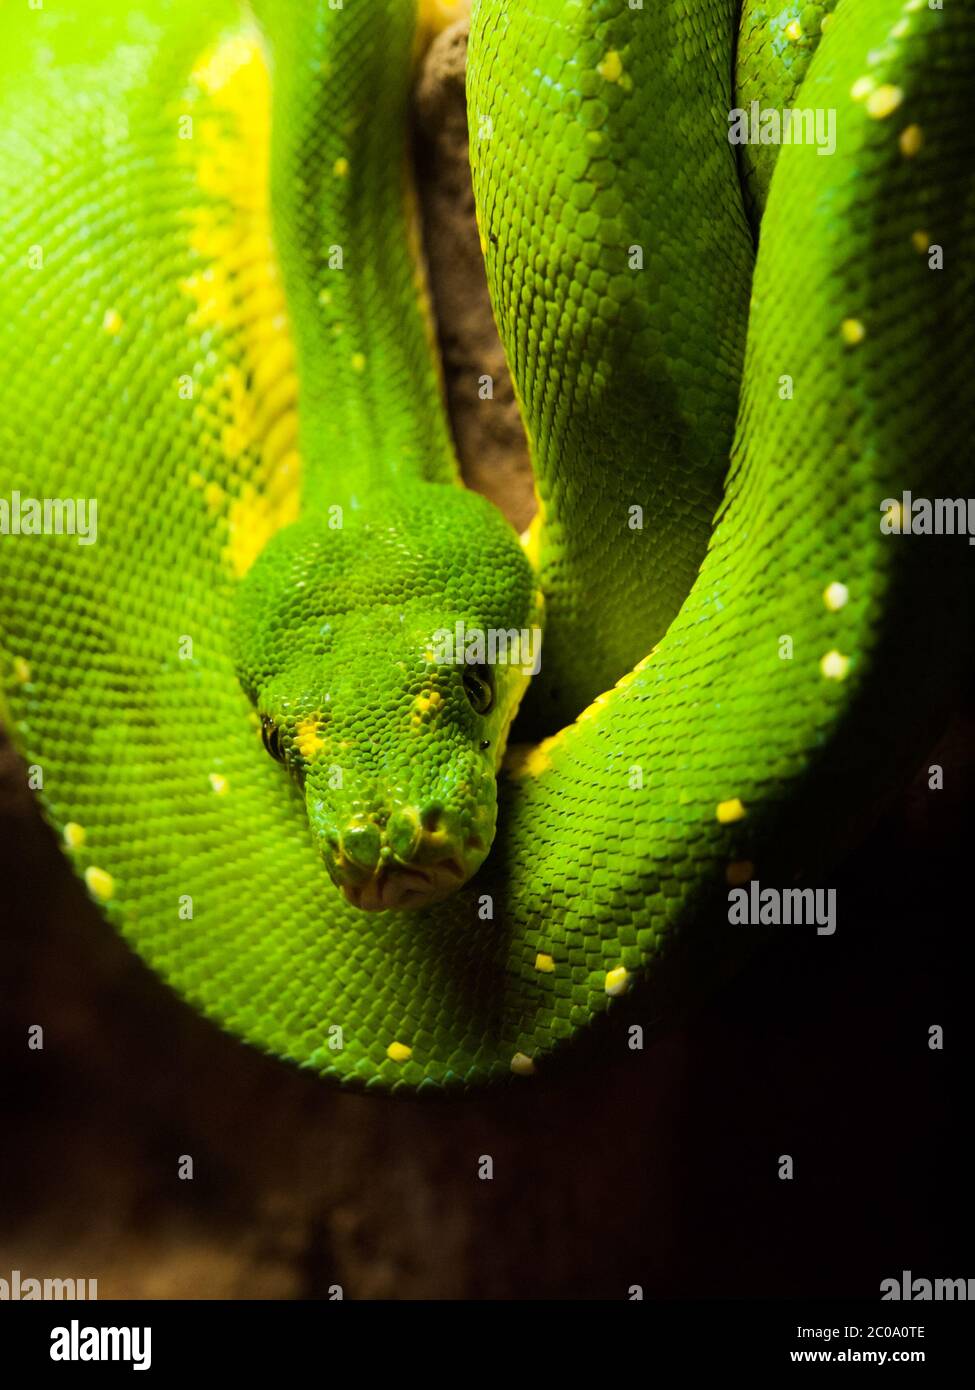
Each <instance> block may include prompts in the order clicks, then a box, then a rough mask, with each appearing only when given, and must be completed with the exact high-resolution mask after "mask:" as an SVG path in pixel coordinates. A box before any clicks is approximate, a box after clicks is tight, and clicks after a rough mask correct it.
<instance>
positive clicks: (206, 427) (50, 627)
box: [0, 0, 975, 1089]
mask: <svg viewBox="0 0 975 1390" xmlns="http://www.w3.org/2000/svg"><path fill="white" fill-rule="evenodd" d="M254 11H255V13H254V14H253V15H252V14H251V13H250V12H249V11H248V10H247V9H245V7H243V6H242V5H241V4H238V3H237V0H215V3H213V4H210V5H207V6H206V7H205V15H202V16H201V14H200V10H199V7H198V6H195V5H192V4H190V3H189V0H166V2H165V3H156V4H153V5H145V6H141V5H138V4H132V3H131V0H97V3H86V4H84V5H82V4H80V3H66V4H63V5H60V6H58V7H47V8H45V9H42V10H36V11H35V10H29V9H28V8H27V7H26V6H21V7H19V8H18V9H17V10H13V9H11V8H10V7H8V8H7V9H6V10H5V12H4V15H3V19H2V21H0V24H2V28H3V31H4V43H3V45H2V54H3V56H2V57H0V79H2V80H0V93H2V95H0V113H2V116H0V119H2V127H3V140H2V142H0V217H2V219H3V237H2V248H0V251H2V260H0V334H2V336H3V347H4V352H3V361H4V370H3V374H2V379H0V498H2V499H5V500H6V502H7V506H8V510H7V512H6V513H2V512H0V520H2V518H3V516H4V515H6V516H7V517H8V521H9V520H10V518H12V516H13V513H14V510H15V507H16V508H19V512H18V516H19V517H20V518H21V520H23V517H24V516H28V515H31V512H30V508H29V507H28V508H27V511H25V510H24V507H25V502H24V499H36V501H37V505H38V508H39V510H38V513H37V514H38V515H40V516H41V517H43V516H44V515H45V512H44V503H45V501H47V502H48V503H49V504H50V503H51V500H52V499H59V505H61V506H62V515H63V516H66V515H67V514H68V513H67V511H66V510H64V507H63V505H62V504H65V503H66V499H71V500H72V502H73V504H75V505H76V506H77V508H78V511H79V513H80V509H81V506H82V504H84V503H88V502H91V501H92V500H93V501H94V502H95V503H97V541H96V542H95V543H93V544H79V537H78V536H77V535H71V534H66V533H65V534H50V535H48V534H45V535H33V534H30V532H31V531H32V529H33V527H32V525H31V524H28V525H27V526H23V525H22V526H21V532H22V534H20V535H12V534H5V535H0V615H2V638H0V659H2V667H0V675H2V681H3V690H4V701H5V708H6V716H7V721H8V723H9V726H10V728H11V729H12V731H13V733H14V735H15V737H16V740H17V742H18V744H19V746H20V748H21V749H22V751H23V753H24V755H25V757H26V759H27V762H28V764H29V766H30V767H31V768H32V769H33V774H32V775H33V776H34V779H35V782H37V783H38V784H42V795H43V802H44V806H45V810H46V813H47V815H48V817H49V819H50V820H51V822H52V824H53V825H54V826H55V827H56V829H57V830H58V832H59V834H60V835H61V836H62V838H63V840H64V843H65V847H66V850H67V852H68V853H69V854H70V856H71V858H72V860H73V862H74V863H75V865H76V868H77V870H78V872H79V874H81V875H83V877H84V878H85V880H86V882H87V885H88V888H89V890H90V892H91V893H92V894H93V895H94V897H95V898H96V899H97V900H98V901H99V902H100V903H102V904H103V905H104V908H105V911H106V912H107V914H108V916H109V917H110V918H111V920H112V921H113V922H114V923H115V924H116V926H117V927H118V928H119V930H120V931H121V932H122V933H123V934H124V936H125V937H126V938H127V939H128V940H129V941H130V942H131V943H132V944H133V945H134V946H135V947H136V948H137V949H138V951H139V952H140V954H141V955H143V956H144V957H145V959H146V960H147V961H149V962H150V963H151V964H152V965H153V967H154V968H155V969H156V970H158V971H159V973H160V974H161V975H162V976H163V977H164V978H165V979H166V980H167V981H169V982H170V983H171V984H172V985H173V986H174V987H175V988H176V989H178V990H179V991H180V993H181V994H183V995H184V996H185V997H186V998H187V999H189V1000H190V1001H191V1002H192V1003H193V1004H194V1005H196V1006H197V1007H198V1008H200V1009H201V1010H203V1011H204V1012H206V1013H207V1014H208V1015H210V1016H211V1017H213V1018H214V1019H216V1020H218V1021H219V1022H220V1023H221V1024H222V1025H223V1026H225V1027H226V1028H228V1029H230V1030H232V1031H233V1032H235V1033H236V1034H238V1035H239V1036H241V1037H243V1038H245V1039H246V1040H247V1041H249V1042H251V1043H253V1044H255V1045H257V1046H259V1047H261V1048H263V1049H265V1050H268V1051H270V1052H273V1053H276V1054H278V1055H280V1056H281V1057H285V1058H288V1059H291V1060H292V1061H294V1062H296V1063H298V1064H300V1065H302V1066H305V1067H308V1068H310V1069H313V1070H315V1071H317V1072H320V1073H322V1074H325V1075H328V1076H330V1077H333V1078H335V1079H337V1080H340V1081H342V1082H345V1083H350V1084H354V1085H359V1086H366V1087H371V1088H381V1089H399V1088H407V1089H415V1088H421V1089H422V1088H451V1087H453V1088H458V1087H459V1088H465V1087H468V1086H472V1085H474V1084H477V1083H481V1082H485V1081H489V1080H495V1079H499V1078H502V1077H510V1076H511V1075H512V1073H514V1074H520V1075H527V1074H530V1073H531V1072H533V1071H538V1072H541V1071H543V1070H544V1068H545V1065H546V1062H547V1061H548V1059H550V1058H551V1057H553V1056H554V1055H555V1054H556V1053H558V1052H559V1051H560V1050H561V1049H562V1048H563V1047H564V1045H565V1044H567V1043H568V1042H569V1041H570V1040H571V1039H572V1038H573V1037H574V1036H575V1035H577V1034H578V1033H579V1032H580V1030H582V1029H583V1028H584V1027H585V1026H586V1025H587V1024H589V1023H590V1022H591V1021H592V1020H593V1019H594V1018H595V1017H596V1016H598V1015H600V1014H602V1013H603V1012H604V1011H605V1010H606V1009H607V1007H608V1006H609V1005H610V1003H611V1001H612V1000H613V999H614V998H615V997H617V996H618V995H621V994H625V993H632V994H633V996H634V998H635V999H636V1000H637V1001H638V1002H639V1007H640V1008H641V1009H642V1010H643V1015H642V1016H644V1017H647V1018H650V1017H653V1018H656V1017H657V1016H661V1015H664V1014H665V1013H666V1011H667V1009H668V1008H669V1007H670V1006H671V1004H672V1003H673V1001H674V1000H677V1001H679V1000H680V999H682V998H684V997H685V996H686V994H687V992H688V991H689V990H691V991H693V989H694V988H695V987H698V986H699V984H700V982H701V981H702V980H704V979H706V978H707V977H708V976H709V975H710V974H711V973H712V971H713V969H714V968H716V967H717V965H718V963H720V962H722V961H723V960H724V959H725V957H727V956H731V955H734V954H735V953H736V952H737V951H738V949H739V947H740V944H741V940H742V931H741V929H740V928H735V927H732V926H730V925H729V924H728V920H727V919H728V912H727V895H728V891H729V885H731V886H735V885H738V884H741V883H745V882H748V881H749V879H751V878H753V877H758V878H760V880H761V881H762V882H763V883H779V884H785V883H792V882H794V881H801V882H814V881H815V877H816V875H817V874H818V873H821V872H822V870H823V868H824V867H825V866H828V864H829V863H830V862H831V860H832V859H833V858H834V857H835V856H836V855H837V854H838V853H839V852H841V851H842V850H843V849H844V848H845V847H847V846H848V845H849V844H850V843H851V842H852V840H853V838H854V836H855V834H856V831H857V829H858V828H859V826H860V824H861V823H862V821H863V818H864V816H865V815H866V814H867V813H868V812H869V811H870V809H871V808H872V807H873V806H874V805H875V803H876V802H877V801H878V799H879V798H880V797H881V796H882V795H883V794H884V793H885V792H887V791H888V790H889V789H891V788H892V787H894V786H896V785H897V783H898V782H899V781H902V780H903V779H904V778H905V776H906V775H908V774H909V773H910V772H911V771H912V770H913V767H914V765H915V763H916V761H917V759H918V757H919V756H920V754H921V753H922V752H923V751H924V748H925V743H926V741H927V740H929V739H930V737H931V736H932V734H933V733H934V732H936V730H937V728H938V725H939V722H940V720H941V719H942V718H943V716H944V713H945V711H946V709H947V706H948V702H949V700H950V698H951V694H952V688H953V679H954V677H955V675H956V673H957V672H958V671H960V670H961V668H962V666H963V663H964V662H965V661H966V660H967V659H968V655H969V652H970V638H969V633H970V630H971V623H970V601H971V591H972V585H971V580H970V578H969V571H970V555H969V550H968V547H967V546H965V545H964V543H963V542H962V541H961V540H960V539H958V538H952V537H946V538H938V539H936V538H934V537H929V538H927V539H926V540H919V539H918V538H912V537H904V536H900V537H898V536H892V535H888V534H885V533H884V530H883V529H882V527H881V524H880V522H881V518H882V515H883V507H884V504H885V499H887V500H889V499H895V498H896V499H899V498H901V497H902V495H903V494H904V493H905V492H911V493H912V494H913V495H914V496H916V497H924V498H939V497H940V498H952V497H956V496H964V495H965V494H966V493H967V492H968V491H969V490H970V486H971V482H970V480H971V464H970V455H969V446H970V440H971V437H972V418H971V402H972V392H971V389H970V384H969V382H968V380H967V377H968V373H969V362H970V351H971V346H972V333H973V321H975V319H973V315H972V312H971V306H972V279H973V269H972V266H973V258H972V252H973V250H975V225H973V222H975V199H973V196H972V187H973V184H972V173H973V168H975V160H973V154H975V129H973V127H972V125H971V123H970V120H969V115H968V109H967V108H968V102H969V99H970V93H971V84H972V78H973V75H975V4H973V3H972V0H954V2H953V3H952V4H950V5H946V6H945V7H944V8H943V9H931V8H929V7H928V6H927V5H926V4H921V3H918V0H906V3H904V2H903V0H839V2H838V3H831V0H826V3H818V4H817V3H812V4H800V3H796V2H795V0H787V3H785V4H784V5H783V6H781V7H776V10H775V13H774V14H772V13H771V12H770V11H769V9H768V8H767V7H766V6H765V5H763V4H759V3H754V0H746V3H745V4H744V5H743V6H739V4H738V3H736V2H735V0H701V3H695V4H694V5H693V6H689V5H687V4H685V3H684V2H683V0H659V3H654V4H652V5H651V4H646V5H645V6H642V7H641V6H635V7H633V6H632V4H631V3H627V0H595V2H594V3H586V4H582V3H568V4H567V3H564V0H528V3H521V2H520V0H481V2H480V3H479V4H475V8H474V15H473V21H472V31H471V40H470V50H469V69H468V71H469V77H468V110H469V125H470V132H471V162H472V167H473V171H474V185H475V194H476V201H477V210H478V222H479V227H480V232H481V241H482V247H483V249H484V253H485V259H486V264H487V271H488V277H489V283H490V288H491V293H492V301H493V304H494V308H495V313H496V317H497V321H498V325H499V328H500V331H501V335H502V339H503V342H504V345H505V349H506V352H507V355H508V359H509V362H510V365H511V368H512V373H513V376H514V379H515V382H516V385H517V390H518V394H519V399H520V401H521V404H522V408H523V414H524V419H525V423H526V428H527V431H528V434H529V438H530V442H531V448H532V457H533V464H534V468H535V474H536V481H537V491H538V497H539V513H538V518H537V520H536V522H535V523H534V525H533V527H532V531H531V534H530V537H529V540H528V543H527V558H526V556H525V554H524V553H523V552H522V550H521V549H520V547H519V546H518V544H517V541H516V539H515V538H514V536H513V534H512V533H511V532H510V530H509V528H508V527H507V525H506V523H504V522H503V521H502V519H501V518H500V517H499V515H498V514H497V513H496V512H495V511H494V509H493V508H491V507H490V506H489V504H488V503H486V502H485V501H484V500H483V499H481V498H478V497H476V496H474V495H473V494H470V493H468V492H466V491H465V490H464V489H462V488H461V487H460V486H459V485H458V480H457V471H456V465H455V462H454V458H453V450H452V445H451V442H450V436H449V431H448V428H447V425H446V422H445V418H444V413H443V409H442V405H441V401H440V388H439V382H438V373H437V369H436V366H435V364H434V359H433V356H432V354H431V348H430V344H431V337H432V335H431V330H430V324H429V317H428V314H427V312H426V309H425V296H424V290H423V281H422V273H421V272H420V270H419V268H418V267H419V260H418V257H417V252H416V246H417V237H416V217H415V213H414V210H413V195H412V191H411V187H410V182H409V175H408V138H407V128H408V120H407V114H408V102H409V94H410V86H411V80H412V79H411V74H412V72H413V71H414V67H415V59H416V56H417V54H418V53H419V51H420V50H421V47H422V43H423V41H424V25H425V20H424V18H423V16H422V15H421V16H418V15H417V13H416V12H415V10H414V6H413V5H412V4H411V3H408V0H370V2H369V3H359V2H358V0H346V3H345V5H344V7H342V8H334V9H333V8H332V7H331V5H329V4H328V3H326V0H295V3H292V4H287V5H285V4H283V3H281V4H277V3H273V0H261V3H256V4H255V6H254ZM786 108H795V109H798V110H802V111H808V112H810V113H811V114H812V116H813V127H811V128H814V127H815V118H816V114H817V113H819V114H820V115H829V113H832V116H831V117H830V119H831V120H834V121H835V127H834V129H835V142H834V144H835V148H834V149H833V150H832V151H831V152H829V153H828V154H827V153H826V152H825V150H824V148H823V146H822V144H817V143H816V142H815V141H812V142H808V141H806V142H800V141H793V142H791V143H789V144H783V145H782V146H781V148H780V147H778V146H775V145H771V144H762V143H761V142H760V139H759V142H758V143H746V144H739V145H735V144H733V143H731V142H730V141H729V138H728V137H729V116H730V115H732V113H734V112H735V111H738V112H739V113H749V114H751V113H753V112H754V113H755V114H756V115H757V114H759V113H762V112H765V111H767V110H773V111H777V112H781V111H784V110H785V109H786ZM769 128H771V127H769ZM756 246H757V248H758V249H757V255H756ZM936 250H940V252H941V255H940V257H939V256H938V255H937V254H935V251H936ZM475 389H476V383H472V390H475ZM485 408H490V404H489V403H486V404H485ZM15 498H16V501H15ZM48 514H49V515H50V516H53V511H52V508H51V506H50V505H49V506H48ZM3 529H6V530H10V529H12V528H11V527H10V526H9V525H8V526H7V527H5V528H3ZM62 529H64V528H62ZM540 595H542V596H544V645H543V655H542V661H541V668H540V670H539V671H538V673H537V675H536V676H535V677H534V678H533V679H532V681H531V684H530V686H529V687H528V692H527V695H526V696H525V714H524V718H525V724H524V726H523V727H528V728H531V729H533V730H534V731H536V733H537V734H539V735H541V738H540V741H538V742H536V743H535V744H533V745H531V746H530V747H521V748H518V749H512V750H510V755H509V759H508V763H507V770H506V771H503V772H502V775H501V777H500V781H499V782H498V784H497V785H498V787H499V788H500V794H498V793H496V790H495V773H496V772H497V771H498V767H499V763H500V760H501V758H502V755H503V753H504V749H505V744H506V740H507V735H508V729H509V726H510V724H511V721H512V718H513V717H514V713H515V710H516V708H517V706H518V702H519V700H520V699H521V697H522V694H523V692H524V689H525V685H526V682H527V677H528V672H527V671H526V670H525V669H523V667H524V663H521V664H519V663H516V662H508V663H506V664H505V663H498V662H496V663H494V664H492V663H491V662H490V661H482V662H478V661H475V662H473V663H471V662H467V661H464V662H457V663H455V664H453V665H451V664H449V662H447V663H445V661H444V660H443V658H442V656H441V655H438V653H437V652H436V651H434V650H433V646H432V644H433V643H435V642H439V641H441V640H442V639H443V634H444V633H454V632H456V631H457V629H458V625H460V627H461V629H462V630H463V631H470V632H473V633H477V632H491V631H494V632H496V631H505V632H507V631H514V632H517V633H521V632H526V633H531V632H533V631H534V629H535V628H536V627H541V626H542V625H543V619H542V616H541V614H542V597H541V596H540ZM262 735H263V740H264V743H265V745H266V748H267V750H268V751H269V752H271V754H272V755H273V756H271V757H268V755H267V752H266V751H265V748H264V747H262ZM276 759H277V760H283V761H284V762H285V763H286V764H287V765H288V769H289V771H287V772H286V771H285V770H284V769H282V768H281V767H280V766H278V763H277V761H276ZM289 772H290V775H289ZM496 802H499V803H500V807H498V805H497V804H496ZM496 822H497V830H496V833H495V823H496ZM492 835H494V843H493V848H491V838H492ZM489 848H490V853H489V852H488V851H489ZM323 858H324V861H325V863H324V865H323V862H322V860H323ZM326 869H328V872H326ZM333 878H334V879H335V883H333V882H332V881H331V879H333ZM336 884H338V885H339V886H340V887H341V889H342V890H343V891H342V893H340V892H339V891H338V889H337V887H336ZM343 893H344V896H343ZM367 908H371V909H379V910H378V911H372V912H367V911H365V910H364V909H367Z"/></svg>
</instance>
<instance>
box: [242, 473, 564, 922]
mask: <svg viewBox="0 0 975 1390" xmlns="http://www.w3.org/2000/svg"><path fill="white" fill-rule="evenodd" d="M539 605H540V600H539V596H538V593H537V589H536V585H535V581H534V576H533V574H532V571H531V567H530V566H529V564H528V562H527V560H526V559H525V556H524V553H523V551H522V549H521V546H520V545H519V543H518V540H517V538H516V537H515V535H514V532H513V531H512V530H511V529H510V527H509V526H508V524H507V522H505V521H504V519H503V518H502V517H501V515H500V513H498V512H497V511H496V510H495V509H494V508H493V507H492V506H491V504H490V503H488V502H486V501H485V499H484V498H482V497H479V496H478V495H477V494H474V493H470V492H466V491H465V490H463V489H461V488H455V487H450V486H447V485H435V484H418V485H412V486H411V485H407V486H406V487H401V488H400V489H399V490H398V492H397V493H396V494H395V496H394V495H391V494H382V495H380V496H371V497H370V501H369V506H368V507H367V508H366V507H363V508H351V509H348V510H347V511H346V513H345V516H344V518H343V524H342V526H341V527H340V528H338V529H332V528H330V527H329V526H328V524H327V523H326V522H325V521H324V520H323V519H321V518H319V517H316V516H314V515H313V516H309V517H305V518H303V519H302V520H301V521H299V522H296V523H295V524H294V525H292V526H289V527H286V528H284V529H283V530H282V531H280V532H278V534H277V535H276V536H275V537H274V538H273V539H272V540H271V542H270V543H269V545H268V546H267V548H266V550H265V551H264V552H263V554H262V555H261V557H260V558H259V559H258V561H257V563H256V564H255V565H254V567H253V569H252V570H251V571H250V573H249V574H248V575H247V576H246V578H245V580H244V581H243V583H242V585H241V590H240V594H239V597H238V604H237V612H236V621H235V655H236V662H237V670H238V675H239V677H240V680H241V683H242V685H243V687H244V689H245V691H246V692H247V694H248V695H249V697H250V698H251V700H252V701H253V703H254V705H255V708H256V709H257V712H258V714H259V715H260V717H261V731H262V736H263V740H264V745H265V748H266V749H267V751H268V753H269V754H270V755H271V757H272V758H275V759H276V760H277V761H279V762H282V763H284V764H285V765H286V766H287V767H288V768H289V770H290V771H291V773H292V775H293V776H294V777H295V778H296V780H297V781H298V782H299V784H300V785H301V787H302V788H303V790H304V797H305V808H306V811H307V816H308V823H309V826H310V828H311V833H312V836H313V839H314V841H315V843H316V845H317V847H318V850H319V852H320V854H321V857H322V859H323V861H324V865H325V868H326V870H327V871H328V873H329V875H330V876H331V878H332V880H333V881H334V883H335V884H336V885H337V886H338V887H339V888H340V889H341V891H342V892H343V893H344V895H345V897H346V898H347V899H348V901H349V902H350V903H352V904H354V905H355V906H356V907H359V908H361V909H363V910H364V911H379V910H386V909H402V908H419V907H425V906H427V905H428V904H430V903H433V902H436V901H438V900H439V899H441V898H444V897H447V896H448V895H449V894H451V893H453V892H454V891H456V889H458V888H459V887H460V886H461V885H462V884H464V883H466V882H467V880H468V879H469V878H470V877H471V876H472V874H474V873H475V872H476V871H477V869H478V868H479V867H480V865H481V864H482V862H483V861H484V859H485V857H486V856H487V854H488V851H489V850H490V847H491V843H492V840H493V838H494V831H495V826H496V821H497V770H498V767H499V766H500V763H501V759H502V756H503V754H504V749H505V744H506V741H507V737H508V731H509V728H510V726H511V721H512V719H513V718H514V715H515V713H516V711H517V708H518V705H519V702H520V700H521V697H522V695H523V693H524V691H525V689H526V687H527V685H528V682H529V680H530V678H531V675H532V673H533V672H534V671H535V670H537V669H538V664H539V658H540V638H541V632H540V624H539V614H540V606H539Z"/></svg>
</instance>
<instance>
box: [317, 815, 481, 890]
mask: <svg viewBox="0 0 975 1390" xmlns="http://www.w3.org/2000/svg"><path fill="white" fill-rule="evenodd" d="M319 845H320V849H321V854H322V858H323V859H324V861H325V866H326V868H327V869H328V872H329V876H330V877H331V879H332V881H333V883H335V885H336V886H337V887H338V888H340V889H341V890H342V892H343V893H344V895H345V897H346V899H347V900H348V901H349V902H350V903H351V904H352V905H353V906H354V907H357V908H360V909H361V910H362V911H364V912H386V911H400V910H404V909H414V908H420V907H426V906H428V905H429V904H430V903H435V902H439V901H440V899H442V898H445V897H448V896H449V895H450V894H451V893H453V892H454V891H455V890H456V889H457V888H459V887H460V886H461V885H462V884H463V883H466V881H467V880H468V879H469V878H470V877H471V875H472V874H473V873H474V872H475V871H476V870H477V869H478V868H479V867H480V864H481V862H482V860H483V859H484V857H485V855H486V853H487V850H488V847H489V840H488V839H487V837H486V836H484V835H482V834H481V833H479V832H478V831H477V830H471V829H469V828H467V829H465V827H464V826H463V825H462V824H461V823H460V821H459V818H457V817H455V816H452V815H451V814H450V813H449V812H448V811H447V810H446V809H445V808H444V807H443V806H442V805H441V804H439V803H431V804H430V805H429V806H423V807H414V806H404V807H400V808H399V809H398V810H396V811H394V812H392V813H391V814H388V815H387V814H385V813H381V814H379V813H377V814H376V815H374V816H368V817H367V816H357V817H355V818H354V819H353V820H352V821H350V822H349V823H348V824H347V825H346V826H344V827H342V828H341V829H334V828H329V829H328V830H324V831H322V832H320V834H319Z"/></svg>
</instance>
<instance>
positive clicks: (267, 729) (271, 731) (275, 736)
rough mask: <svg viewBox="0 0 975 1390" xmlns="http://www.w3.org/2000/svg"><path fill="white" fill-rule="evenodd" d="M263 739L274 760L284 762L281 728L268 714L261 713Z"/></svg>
mask: <svg viewBox="0 0 975 1390" xmlns="http://www.w3.org/2000/svg"><path fill="white" fill-rule="evenodd" d="M261 739H262V740H263V743H264V747H265V748H266V749H267V751H268V752H269V753H270V755H271V757H272V758H273V759H274V761H275V762H276V763H283V762H284V758H285V753H284V748H283V747H282V745H281V730H280V729H279V728H278V726H277V724H275V722H274V720H273V719H270V718H268V716H267V715H266V714H262V715H261Z"/></svg>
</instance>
